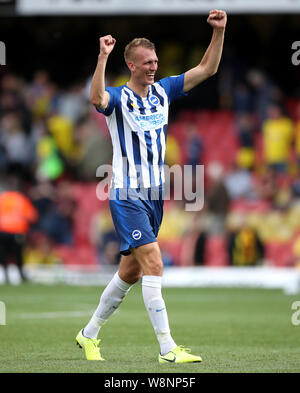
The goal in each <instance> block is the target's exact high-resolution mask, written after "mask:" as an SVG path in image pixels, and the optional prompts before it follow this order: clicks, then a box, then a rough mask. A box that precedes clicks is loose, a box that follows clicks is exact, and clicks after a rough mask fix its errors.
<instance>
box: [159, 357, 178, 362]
mask: <svg viewBox="0 0 300 393" xmlns="http://www.w3.org/2000/svg"><path fill="white" fill-rule="evenodd" d="M161 359H163V360H166V361H167V362H170V363H175V360H176V356H175V355H174V358H173V359H167V358H163V357H162V358H161Z"/></svg>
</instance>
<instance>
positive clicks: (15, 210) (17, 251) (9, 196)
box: [0, 174, 38, 281]
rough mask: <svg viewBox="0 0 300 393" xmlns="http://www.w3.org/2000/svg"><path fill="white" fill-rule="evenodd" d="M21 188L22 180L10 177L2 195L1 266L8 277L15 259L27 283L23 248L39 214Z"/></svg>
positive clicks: (14, 176)
mask: <svg viewBox="0 0 300 393" xmlns="http://www.w3.org/2000/svg"><path fill="white" fill-rule="evenodd" d="M20 188H21V187H20V179H19V178H18V177H17V176H16V175H14V174H12V175H8V176H7V187H6V191H4V192H2V193H1V194H0V264H1V265H2V266H3V267H4V269H5V272H6V275H7V265H8V262H9V258H10V257H13V258H14V259H15V262H16V264H17V267H18V269H19V272H20V276H21V279H22V280H23V281H25V280H26V276H25V274H24V272H23V247H24V245H25V243H26V236H27V234H28V232H29V230H30V225H31V224H32V223H34V222H35V221H36V220H37V219H38V213H37V211H36V209H35V208H34V206H33V205H32V203H31V202H30V200H29V199H28V198H27V197H26V196H25V195H24V194H23V193H22V192H21V190H20ZM7 280H9V277H8V276H7Z"/></svg>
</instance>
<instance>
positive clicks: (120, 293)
mask: <svg viewBox="0 0 300 393" xmlns="http://www.w3.org/2000/svg"><path fill="white" fill-rule="evenodd" d="M131 287H132V284H128V283H127V282H125V281H123V280H122V279H121V278H120V277H119V274H118V272H117V273H116V274H115V275H114V277H113V278H112V280H111V281H110V282H109V284H108V285H107V287H106V288H105V289H104V291H103V293H102V295H101V297H100V303H99V305H98V307H97V309H96V311H95V312H94V314H93V316H92V318H91V320H90V321H89V323H88V324H87V325H86V327H85V328H84V329H83V335H84V336H85V337H88V338H97V336H98V334H99V330H100V329H101V327H102V326H103V325H104V324H105V323H106V322H107V320H108V318H109V317H110V316H111V315H112V314H113V313H114V312H115V311H116V309H117V308H118V307H119V305H120V304H121V303H122V300H123V299H124V297H125V296H126V295H127V293H128V291H129V289H130V288H131Z"/></svg>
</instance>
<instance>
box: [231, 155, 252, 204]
mask: <svg viewBox="0 0 300 393" xmlns="http://www.w3.org/2000/svg"><path fill="white" fill-rule="evenodd" d="M245 153H246V155H247V156H246V159H245ZM249 153H250V155H249ZM248 155H249V158H248ZM252 163H253V155H252V162H251V152H247V151H245V150H244V149H241V150H240V152H239V153H238V155H237V159H236V161H234V162H233V163H232V166H231V168H230V170H229V171H228V173H227V174H226V175H225V178H224V184H225V187H226V190H227V192H228V195H229V197H230V199H232V200H235V199H241V198H246V199H253V198H255V197H256V192H255V188H254V184H253V178H252V173H251V164H252Z"/></svg>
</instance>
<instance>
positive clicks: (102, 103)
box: [91, 90, 110, 111]
mask: <svg viewBox="0 0 300 393" xmlns="http://www.w3.org/2000/svg"><path fill="white" fill-rule="evenodd" d="M109 100H110V95H109V92H108V91H106V90H105V91H104V94H103V98H101V97H100V96H99V97H98V98H97V99H91V103H92V104H93V105H94V106H95V107H96V108H98V109H100V110H102V111H105V109H106V108H107V107H108V103H109Z"/></svg>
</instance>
